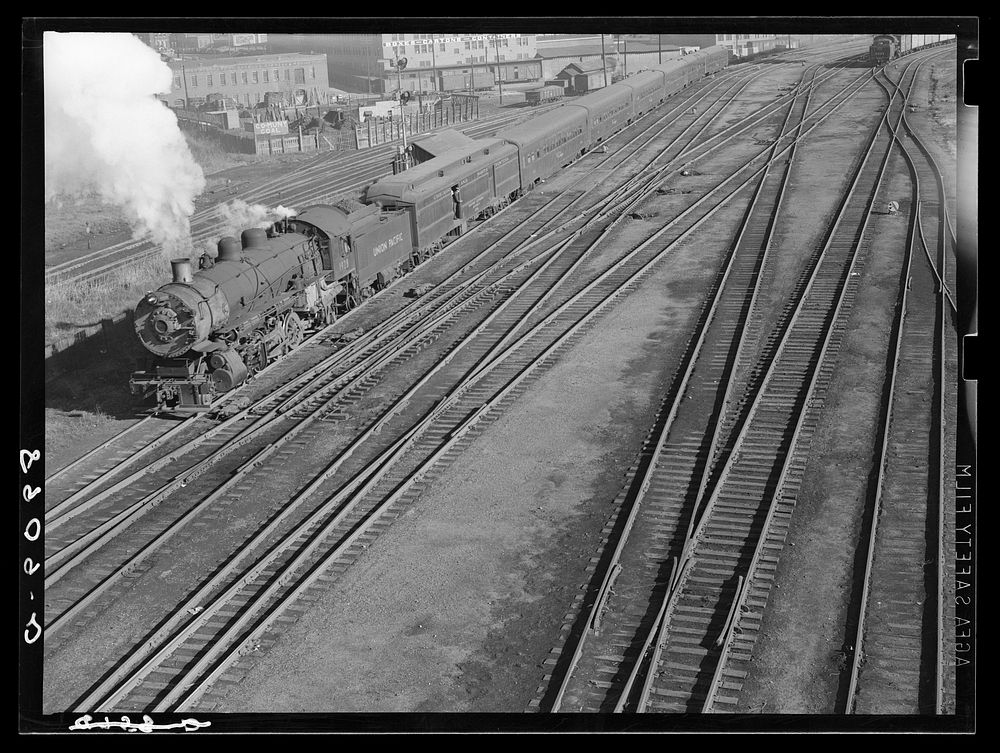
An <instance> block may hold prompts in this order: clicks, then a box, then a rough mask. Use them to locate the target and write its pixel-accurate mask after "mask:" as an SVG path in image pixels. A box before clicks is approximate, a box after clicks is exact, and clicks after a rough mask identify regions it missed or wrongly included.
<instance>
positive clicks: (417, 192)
mask: <svg viewBox="0 0 1000 753" xmlns="http://www.w3.org/2000/svg"><path fill="white" fill-rule="evenodd" d="M516 154H517V148H516V147H514V146H513V145H511V144H505V143H504V142H503V141H501V140H499V139H497V144H496V146H494V147H490V153H489V154H488V155H486V154H480V155H479V157H480V158H479V159H473V160H472V162H463V163H459V164H457V165H454V166H452V167H451V168H450V169H449V170H446V171H445V174H444V175H438V174H437V173H435V174H434V175H433V176H431V177H430V178H428V179H426V180H422V181H420V182H419V183H413V184H411V185H410V186H408V188H409V190H408V191H407V192H405V193H407V194H410V195H412V196H413V198H414V199H415V198H418V197H420V196H425V195H427V194H430V193H435V192H436V191H440V190H442V189H446V188H450V187H451V186H453V185H455V184H456V183H460V182H461V181H462V180H464V179H465V178H467V177H468V176H470V175H473V174H474V173H477V172H479V171H480V170H483V169H485V168H488V167H490V165H492V164H493V163H494V162H496V161H497V160H498V159H500V158H502V157H507V156H513V155H516Z"/></svg>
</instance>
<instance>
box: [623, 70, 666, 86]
mask: <svg viewBox="0 0 1000 753" xmlns="http://www.w3.org/2000/svg"><path fill="white" fill-rule="evenodd" d="M662 80H663V71H654V70H646V71H641V72H639V73H636V74H635V75H634V76H629V77H628V78H627V79H625V80H624V81H622V82H621V83H623V84H625V86H627V87H629V88H631V89H638V88H639V87H640V86H647V85H649V84H652V83H658V82H660V81H662Z"/></svg>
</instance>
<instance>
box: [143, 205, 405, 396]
mask: <svg viewBox="0 0 1000 753" xmlns="http://www.w3.org/2000/svg"><path fill="white" fill-rule="evenodd" d="M412 252H413V244H412V242H411V239H410V229H409V219H408V218H407V217H406V215H405V213H404V212H401V211H395V212H393V211H388V212H382V211H379V210H378V208H376V207H374V206H366V207H364V208H362V209H359V210H358V211H356V212H352V213H350V214H348V213H347V212H345V211H343V210H342V209H339V208H338V207H334V206H329V205H316V206H311V207H308V208H306V209H304V210H303V211H302V212H300V213H299V214H298V215H297V216H295V217H294V218H288V219H284V220H281V221H279V222H276V223H274V224H273V225H271V226H270V227H269V228H266V229H263V228H251V229H249V230H244V231H243V233H242V235H241V239H240V240H236V239H235V238H232V237H227V238H223V239H221V240H220V241H219V244H218V256H217V257H216V259H215V261H214V263H213V264H212V265H211V266H210V267H209V268H207V269H201V270H199V271H198V272H193V270H192V265H191V262H190V261H189V260H188V259H175V260H174V261H173V262H172V266H173V280H172V281H171V282H169V283H167V284H166V285H164V286H162V287H161V288H160V289H159V290H157V291H155V292H151V293H148V294H146V296H144V297H143V299H142V300H141V301H139V304H138V305H137V306H136V309H135V318H134V321H135V332H136V336H137V337H138V339H139V342H140V343H141V344H142V345H143V347H145V348H146V350H147V351H149V352H150V353H151V354H152V355H153V356H155V360H154V361H153V362H152V363H151V364H150V365H149V366H148V368H147V369H146V370H143V371H137V372H134V373H133V374H132V378H131V380H130V382H129V384H130V386H131V389H132V393H133V394H135V395H141V396H142V397H143V398H149V397H155V398H156V402H157V406H158V408H159V409H161V410H163V409H171V410H173V409H179V410H199V409H200V410H207V409H208V406H209V405H210V404H211V402H212V400H213V399H214V398H215V397H216V395H218V394H220V393H223V392H228V391H229V390H231V389H233V388H234V387H237V386H239V385H240V384H242V383H243V382H244V381H245V380H246V379H247V377H249V376H252V375H253V374H255V373H256V372H258V371H260V370H261V369H263V368H264V367H265V366H266V365H267V364H268V362H269V361H271V360H272V359H274V358H276V357H277V356H280V355H283V354H284V353H287V352H288V351H290V350H293V349H294V348H296V347H297V346H298V344H299V343H300V342H302V338H303V336H304V334H305V331H306V329H308V328H318V327H322V326H325V325H326V324H329V323H331V322H333V321H334V319H335V317H336V316H337V313H338V312H343V311H346V310H348V309H350V308H353V307H354V306H356V305H357V304H358V303H360V302H361V301H362V300H364V299H365V298H368V297H369V296H371V295H372V294H374V293H375V292H377V291H379V290H381V289H382V288H384V287H385V286H386V285H388V284H389V283H390V282H392V280H393V279H395V278H396V277H398V276H399V275H400V274H402V273H403V272H404V271H406V269H408V268H409V266H411V265H412V264H413V263H414V262H413V259H411V255H412Z"/></svg>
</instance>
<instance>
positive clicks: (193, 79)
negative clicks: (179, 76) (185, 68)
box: [191, 73, 198, 86]
mask: <svg viewBox="0 0 1000 753" xmlns="http://www.w3.org/2000/svg"><path fill="white" fill-rule="evenodd" d="M197 85H198V77H197V76H195V75H194V74H193V73H192V74H191V86H197Z"/></svg>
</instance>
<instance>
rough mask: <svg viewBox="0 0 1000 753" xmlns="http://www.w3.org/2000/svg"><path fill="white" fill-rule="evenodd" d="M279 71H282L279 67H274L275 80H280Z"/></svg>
mask: <svg viewBox="0 0 1000 753" xmlns="http://www.w3.org/2000/svg"><path fill="white" fill-rule="evenodd" d="M279 73H280V71H279V70H278V69H277V68H275V69H274V80H275V81H279V80H280V79H281V76H279V75H278V74H279Z"/></svg>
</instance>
